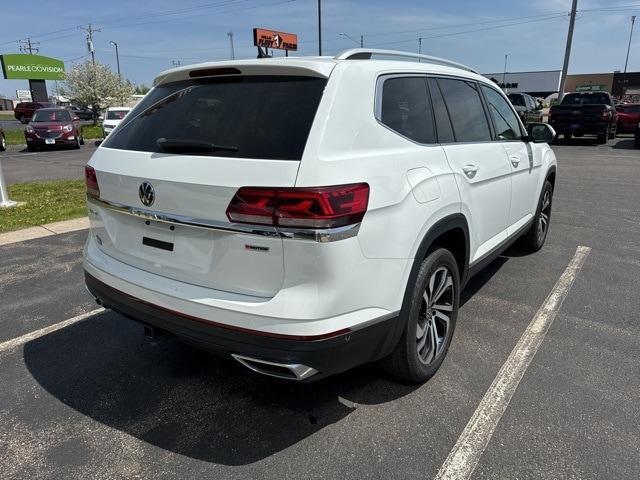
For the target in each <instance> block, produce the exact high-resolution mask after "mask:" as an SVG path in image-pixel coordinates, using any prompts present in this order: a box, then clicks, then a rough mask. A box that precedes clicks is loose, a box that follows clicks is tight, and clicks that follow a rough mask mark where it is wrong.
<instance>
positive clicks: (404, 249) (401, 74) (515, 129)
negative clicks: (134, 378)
mask: <svg viewBox="0 0 640 480" xmlns="http://www.w3.org/2000/svg"><path fill="white" fill-rule="evenodd" d="M553 137H554V132H553V129H551V128H550V127H549V126H547V125H545V124H532V125H530V127H529V131H527V130H525V128H524V126H523V125H522V123H521V121H520V119H519V117H518V115H517V113H516V112H515V110H514V109H513V107H512V105H511V104H510V103H509V101H508V99H507V97H506V96H505V95H504V94H503V92H501V91H500V90H499V89H498V88H497V87H496V85H494V84H493V83H492V82H490V81H489V80H487V79H486V78H484V77H482V76H480V75H478V74H477V73H475V72H474V71H473V70H471V69H470V68H468V67H465V66H463V65H459V64H457V63H453V62H450V61H447V60H442V59H438V58H433V57H428V56H418V55H413V54H410V53H401V52H392V51H380V50H367V49H355V50H349V51H346V52H343V53H341V54H339V55H337V56H335V57H333V58H329V57H308V58H307V57H299V58H293V57H291V58H278V59H276V58H271V59H256V60H236V61H228V62H216V63H203V64H198V65H191V66H186V67H180V68H176V69H172V70H168V71H166V72H163V73H161V74H160V75H158V77H157V78H156V79H155V81H154V87H153V89H152V90H151V91H150V92H149V93H148V94H147V95H146V96H145V97H144V99H143V100H142V101H141V102H140V103H139V104H138V105H137V106H136V107H135V108H134V109H133V110H132V111H131V112H130V113H129V114H128V115H127V117H126V118H125V120H124V121H123V122H122V124H121V125H120V126H119V127H118V128H117V129H116V130H115V131H114V132H113V133H112V134H111V135H109V137H108V138H107V139H106V140H105V141H104V143H102V145H101V146H100V147H99V148H98V149H97V150H96V152H95V153H94V154H93V156H92V158H91V160H90V161H89V163H88V165H87V167H86V183H87V202H88V209H89V217H90V220H91V231H90V234H89V238H88V240H87V243H86V247H85V253H84V255H85V260H84V270H85V276H86V285H87V288H88V290H89V291H90V292H91V293H92V294H93V296H94V297H95V298H96V299H97V301H98V302H99V303H100V304H102V305H104V306H105V307H107V308H110V309H113V310H114V311H116V312H119V313H121V314H122V315H124V316H126V317H128V318H131V319H133V320H136V321H138V322H140V323H141V324H142V325H144V327H145V331H146V332H147V334H148V335H151V336H156V335H159V334H164V333H170V334H173V335H175V336H177V337H179V338H180V339H182V340H184V341H187V342H190V343H192V344H194V345H197V346H200V347H203V348H206V349H209V350H211V351H213V352H216V353H218V354H220V355H225V356H231V357H233V358H235V359H236V360H238V361H239V362H241V363H242V364H243V365H245V366H246V367H248V368H250V369H252V370H254V371H256V372H259V373H262V374H267V375H271V376H275V377H280V378H285V379H292V380H298V381H306V380H314V379H318V378H321V377H323V376H326V375H330V374H333V373H337V372H341V371H344V370H347V369H349V368H352V367H354V366H356V365H359V364H363V363H366V362H373V361H377V360H382V363H384V364H385V365H386V366H387V367H388V368H389V369H390V370H391V371H392V372H394V373H395V374H396V375H397V376H398V377H399V378H401V379H403V380H405V381H412V382H422V381H425V380H426V379H428V378H429V377H430V376H431V375H433V374H434V373H435V372H436V370H437V369H438V368H439V366H440V365H441V363H442V361H443V359H444V357H445V355H446V353H447V349H448V348H449V345H450V343H451V339H452V336H453V332H454V328H455V325H456V316H457V313H458V307H459V301H460V292H461V290H462V289H463V288H464V286H465V283H466V282H467V280H468V279H469V278H470V276H472V275H473V274H474V273H476V272H478V270H480V269H481V268H482V267H483V266H484V265H486V264H487V263H488V262H490V261H491V260H492V259H493V258H495V257H496V256H497V255H498V254H499V253H500V252H501V251H503V250H504V249H505V248H506V247H507V246H508V245H510V244H511V243H512V242H514V241H516V240H519V241H520V242H521V244H522V246H523V248H526V249H528V250H529V251H536V250H538V249H540V248H541V247H542V245H543V244H544V242H545V239H546V236H547V232H548V229H549V219H550V215H551V204H552V195H553V188H554V184H555V179H556V158H555V156H554V154H553V151H552V150H551V149H550V148H549V146H548V145H547V142H548V141H550V140H551V139H553Z"/></svg>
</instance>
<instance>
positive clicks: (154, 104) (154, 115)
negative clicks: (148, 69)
mask: <svg viewBox="0 0 640 480" xmlns="http://www.w3.org/2000/svg"><path fill="white" fill-rule="evenodd" d="M325 85H326V79H323V78H314V77H294V76H242V77H223V78H215V79H201V80H200V79H198V80H185V81H180V82H174V83H170V84H167V85H160V86H158V87H155V88H154V89H153V90H152V91H151V92H149V94H148V95H147V96H146V97H145V98H144V99H143V100H142V102H140V103H139V104H138V105H137V106H136V107H135V108H134V109H133V110H132V111H131V112H129V113H128V114H127V116H126V118H125V120H124V122H123V124H121V126H120V127H119V129H118V130H116V131H115V132H114V133H113V134H112V135H109V137H108V138H107V140H105V142H104V143H103V146H104V147H107V148H115V149H122V150H135V151H142V152H164V151H166V150H165V149H164V148H163V147H161V146H160V144H163V142H162V140H161V139H165V140H168V141H174V140H175V142H172V143H173V144H175V143H181V144H183V145H189V144H192V145H199V148H194V149H193V151H189V149H188V148H184V149H182V151H180V152H179V153H195V154H198V155H212V156H219V157H238V158H254V159H271V160H300V159H301V158H302V153H303V151H304V147H305V145H306V142H307V137H308V136H309V131H310V130H311V124H312V123H313V119H314V117H315V114H316V110H317V109H318V104H319V103H320V99H321V97H322V93H323V91H324V87H325ZM158 140H160V142H158ZM164 144H165V145H166V144H167V142H164ZM202 145H217V146H221V147H224V148H211V149H210V150H209V151H207V150H206V149H204V148H202ZM172 153H175V151H172Z"/></svg>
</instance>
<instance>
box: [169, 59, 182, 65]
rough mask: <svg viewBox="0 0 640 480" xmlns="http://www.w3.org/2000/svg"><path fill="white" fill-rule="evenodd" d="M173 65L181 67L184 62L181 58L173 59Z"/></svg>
mask: <svg viewBox="0 0 640 480" xmlns="http://www.w3.org/2000/svg"><path fill="white" fill-rule="evenodd" d="M171 65H173V66H174V67H179V66H180V65H182V62H181V61H180V60H171Z"/></svg>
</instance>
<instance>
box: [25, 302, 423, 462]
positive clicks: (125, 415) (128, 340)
mask: <svg viewBox="0 0 640 480" xmlns="http://www.w3.org/2000/svg"><path fill="white" fill-rule="evenodd" d="M24 359H25V363H26V365H27V367H28V369H29V371H30V372H31V374H32V375H33V377H34V378H35V380H37V381H38V383H39V384H40V385H42V387H44V388H45V389H46V390H47V391H48V392H49V393H50V394H51V395H53V396H54V397H55V398H57V399H58V400H59V401H61V402H63V403H64V404H66V405H68V406H69V407H71V408H73V409H75V410H77V411H78V412H80V413H82V414H83V415H86V416H88V417H91V418H93V419H95V420H97V421H99V422H102V423H104V424H106V425H108V426H110V427H112V428H115V429H118V430H121V431H123V432H126V433H128V434H129V435H132V436H134V437H136V438H139V439H141V440H143V441H145V442H148V443H150V444H152V445H155V446H157V447H160V448H163V449H165V450H169V451H172V452H175V453H179V454H181V455H186V456H189V457H192V458H195V459H199V460H204V461H207V462H215V463H220V464H225V465H244V464H249V463H253V462H256V461H258V460H261V459H263V458H266V457H268V456H270V455H272V454H274V453H277V452H279V451H281V450H283V449H286V448H287V447H289V446H291V445H293V444H295V443H297V442H300V441H301V440H303V439H305V438H306V437H308V436H310V435H312V434H314V433H315V432H317V431H319V430H321V429H323V428H324V427H326V426H328V425H331V424H333V423H335V422H338V421H340V420H342V419H344V418H345V417H347V416H348V415H349V414H350V413H351V412H352V411H353V410H354V409H355V408H357V404H359V403H360V404H380V403H385V402H389V401H392V400H395V399H397V398H400V397H402V396H404V395H407V394H409V393H411V392H412V391H414V390H415V388H417V387H416V386H406V385H401V384H399V383H397V382H395V381H394V380H392V379H388V378H385V377H384V376H383V374H382V373H381V371H380V369H379V368H378V367H377V366H376V365H368V366H363V367H360V368H356V369H354V370H352V371H350V372H346V373H344V374H341V375H336V376H333V377H330V378H327V379H324V380H319V381H318V382H316V383H310V384H296V383H289V382H286V381H278V380H276V379H271V378H269V377H262V376H259V375H257V374H254V373H252V372H250V371H249V370H246V369H245V368H244V367H241V366H240V365H239V364H237V363H235V362H234V361H232V360H229V359H224V358H219V357H216V356H213V355H210V354H208V353H206V352H202V351H199V350H196V349H193V348H190V347H188V346H186V345H183V344H181V343H180V342H178V341H177V340H175V339H172V338H165V339H162V340H161V341H159V342H148V341H147V340H146V339H144V337H143V334H142V327H141V326H139V325H137V324H136V323H134V322H131V321H129V320H126V319H124V318H123V317H121V316H119V315H117V314H115V313H113V312H107V313H104V314H101V315H99V316H97V317H94V318H92V319H90V320H87V321H84V322H80V323H77V324H74V325H72V326H70V327H67V328H64V329H62V330H58V331H56V332H54V333H51V334H49V335H46V336H44V337H41V338H39V339H36V340H34V341H31V342H29V343H27V344H26V345H25V347H24ZM342 399H344V400H342ZM354 403H355V404H356V405H354ZM60 421H68V420H67V419H66V418H64V419H61V420H60Z"/></svg>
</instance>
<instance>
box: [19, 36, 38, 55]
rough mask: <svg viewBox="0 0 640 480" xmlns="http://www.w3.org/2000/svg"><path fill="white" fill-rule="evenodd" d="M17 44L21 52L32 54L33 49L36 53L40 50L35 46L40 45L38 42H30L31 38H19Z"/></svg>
mask: <svg viewBox="0 0 640 480" xmlns="http://www.w3.org/2000/svg"><path fill="white" fill-rule="evenodd" d="M18 44H19V45H20V46H19V48H20V51H21V52H22V53H28V54H29V55H33V52H34V50H35V52H36V53H38V52H39V51H40V48H39V47H38V46H37V45H40V42H32V41H31V38H27V39H26V40H19V41H18Z"/></svg>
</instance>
